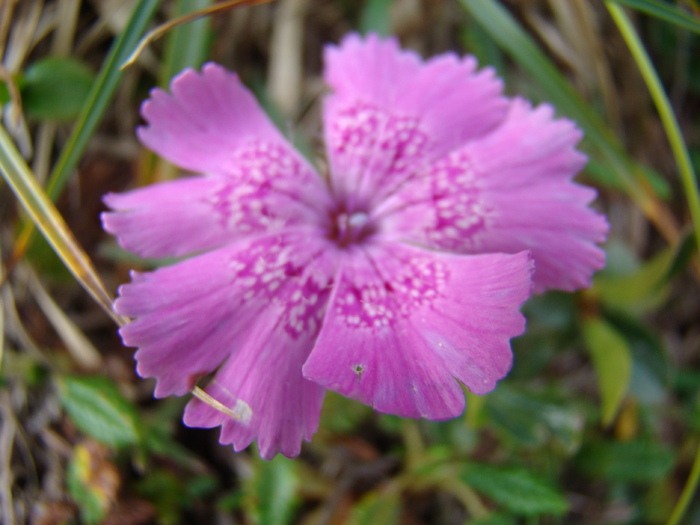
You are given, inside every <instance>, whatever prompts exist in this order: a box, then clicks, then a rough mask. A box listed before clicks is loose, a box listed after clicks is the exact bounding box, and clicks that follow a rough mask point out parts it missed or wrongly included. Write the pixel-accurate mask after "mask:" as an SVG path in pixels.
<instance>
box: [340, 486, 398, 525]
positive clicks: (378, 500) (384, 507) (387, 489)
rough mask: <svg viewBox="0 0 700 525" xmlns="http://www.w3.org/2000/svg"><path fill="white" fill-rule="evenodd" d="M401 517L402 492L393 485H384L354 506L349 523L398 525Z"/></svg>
mask: <svg viewBox="0 0 700 525" xmlns="http://www.w3.org/2000/svg"><path fill="white" fill-rule="evenodd" d="M400 518H401V494H400V493H399V491H398V490H396V487H395V486H393V485H384V486H382V487H380V488H378V489H375V490H373V491H372V492H370V493H368V494H366V495H365V496H364V497H363V498H362V499H361V500H360V501H359V503H358V504H357V505H355V506H354V507H353V508H352V514H351V516H350V519H349V520H348V525H375V524H377V523H381V524H382V525H395V524H396V525H397V524H398V523H400Z"/></svg>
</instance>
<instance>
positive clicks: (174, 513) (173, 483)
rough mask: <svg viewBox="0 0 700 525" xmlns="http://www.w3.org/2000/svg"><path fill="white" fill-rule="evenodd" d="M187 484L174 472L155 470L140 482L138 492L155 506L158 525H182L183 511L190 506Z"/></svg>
mask: <svg viewBox="0 0 700 525" xmlns="http://www.w3.org/2000/svg"><path fill="white" fill-rule="evenodd" d="M185 482H186V480H185V479H183V478H182V476H178V475H177V474H175V473H174V472H171V471H169V470H166V469H162V468H161V469H153V470H150V471H149V472H147V473H146V475H145V476H144V477H143V478H142V479H140V480H139V482H138V484H137V485H136V490H137V491H138V493H139V494H140V495H141V496H144V497H146V498H148V500H149V501H150V502H152V503H153V504H154V505H155V507H156V512H157V514H158V523H162V525H177V524H178V523H181V518H182V511H183V509H185V508H187V507H188V506H189V504H190V498H188V495H187V490H186V487H185Z"/></svg>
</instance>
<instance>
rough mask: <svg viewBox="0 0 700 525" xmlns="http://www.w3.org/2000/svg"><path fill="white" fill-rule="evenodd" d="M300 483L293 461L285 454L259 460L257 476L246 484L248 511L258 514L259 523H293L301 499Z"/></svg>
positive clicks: (266, 524) (264, 524)
mask: <svg viewBox="0 0 700 525" xmlns="http://www.w3.org/2000/svg"><path fill="white" fill-rule="evenodd" d="M297 485H298V477H297V473H296V468H295V463H294V461H292V460H290V459H287V458H285V457H283V456H277V457H275V458H274V459H272V460H271V461H264V460H260V461H259V463H258V465H257V474H256V476H255V477H254V478H253V480H252V482H251V483H249V485H248V486H247V487H246V490H247V498H246V500H245V504H246V506H247V509H248V513H249V514H250V515H251V516H255V517H256V523H257V524H258V525H284V524H286V523H291V519H292V517H293V513H294V509H295V508H296V507H297V505H298V503H299V498H298V495H297Z"/></svg>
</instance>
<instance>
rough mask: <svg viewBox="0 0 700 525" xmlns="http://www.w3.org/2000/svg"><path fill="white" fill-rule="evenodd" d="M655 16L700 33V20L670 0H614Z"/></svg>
mask: <svg viewBox="0 0 700 525" xmlns="http://www.w3.org/2000/svg"><path fill="white" fill-rule="evenodd" d="M612 1H613V2H615V3H616V4H623V5H626V6H628V7H632V8H634V9H636V10H638V11H641V12H643V13H646V14H648V15H651V16H653V17H656V18H659V19H661V20H665V21H666V22H670V23H671V24H675V25H677V26H678V27H683V28H685V29H688V30H690V31H693V32H694V33H698V34H700V20H699V19H698V18H696V17H694V16H693V15H691V14H690V13H687V12H685V11H683V10H682V9H680V8H678V7H676V6H675V5H673V4H671V3H668V2H659V1H658V0H612Z"/></svg>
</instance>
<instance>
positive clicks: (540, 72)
mask: <svg viewBox="0 0 700 525" xmlns="http://www.w3.org/2000/svg"><path fill="white" fill-rule="evenodd" d="M460 3H461V5H462V6H463V7H464V8H465V9H466V10H467V11H468V12H469V13H470V14H471V16H472V17H474V19H475V20H476V21H477V22H478V23H479V24H481V26H482V27H483V28H484V29H485V30H486V32H487V33H488V34H489V35H490V37H491V38H492V39H493V40H494V41H495V42H496V43H497V44H498V45H499V46H500V47H501V48H503V50H504V51H505V52H506V53H508V54H509V55H511V56H512V57H513V58H514V59H515V61H516V62H517V63H518V64H520V66H522V67H523V69H525V70H526V71H527V72H528V73H530V75H531V76H532V78H534V79H538V80H539V86H540V87H541V89H542V90H543V91H544V92H545V93H546V95H547V97H548V98H549V100H550V101H551V102H552V103H553V104H554V105H555V106H556V107H557V109H558V110H559V111H560V112H561V113H563V114H565V115H567V116H569V117H571V118H573V119H574V120H576V122H577V123H578V124H579V125H580V126H581V127H582V128H583V130H584V132H585V135H586V144H587V146H588V148H589V149H590V150H591V152H592V153H593V154H594V155H595V156H596V157H598V159H599V160H600V161H603V162H604V164H605V165H606V166H607V167H609V168H610V169H608V170H605V172H606V173H609V174H611V175H613V176H614V177H615V179H614V180H613V181H611V182H612V183H613V185H614V186H617V187H619V188H622V189H624V191H625V192H626V193H627V194H628V195H629V196H630V198H631V199H632V200H633V201H634V202H635V203H636V204H637V205H638V206H639V207H640V209H642V211H643V212H644V213H645V215H646V216H647V217H648V218H649V220H650V221H651V222H652V223H654V224H655V225H656V226H657V228H658V229H659V231H660V232H661V233H662V234H663V235H664V236H665V237H666V238H667V239H668V240H669V241H670V242H675V241H676V240H677V239H678V238H679V233H678V227H677V226H676V224H675V222H674V220H673V217H672V215H671V214H670V213H669V212H668V210H667V209H666V208H665V207H664V206H663V204H662V203H661V201H660V199H659V197H658V195H657V193H656V191H655V190H654V189H653V183H652V180H651V179H650V178H649V177H648V176H647V174H646V173H645V170H644V168H643V167H642V166H640V165H638V164H637V163H635V162H633V161H632V160H631V159H629V158H628V157H627V155H626V154H625V153H624V150H623V148H622V146H621V144H620V143H619V141H618V140H617V137H616V136H615V134H614V133H613V132H612V130H610V128H609V127H608V126H607V125H606V124H605V122H604V121H603V119H602V118H601V117H600V116H599V115H598V114H597V113H596V112H595V111H593V110H592V109H591V107H590V106H589V105H588V104H587V103H586V102H585V101H584V100H582V99H581V97H580V96H579V95H578V93H576V91H574V89H573V88H572V87H571V85H570V84H569V83H568V82H567V81H566V79H565V78H564V77H563V76H562V75H561V73H559V71H558V69H557V68H556V66H555V65H554V64H553V63H552V62H551V60H549V58H548V57H547V56H546V55H545V54H544V53H543V52H542V50H541V49H540V48H539V47H538V45H537V44H536V43H535V41H534V40H533V39H532V38H531V37H530V36H529V35H528V34H527V32H526V31H525V30H524V29H523V28H522V27H521V26H520V25H519V24H518V22H517V21H516V20H515V19H514V18H513V16H512V15H511V14H510V13H509V12H508V11H507V10H506V9H505V8H504V7H503V6H501V5H500V4H499V3H498V2H496V1H494V0H460Z"/></svg>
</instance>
